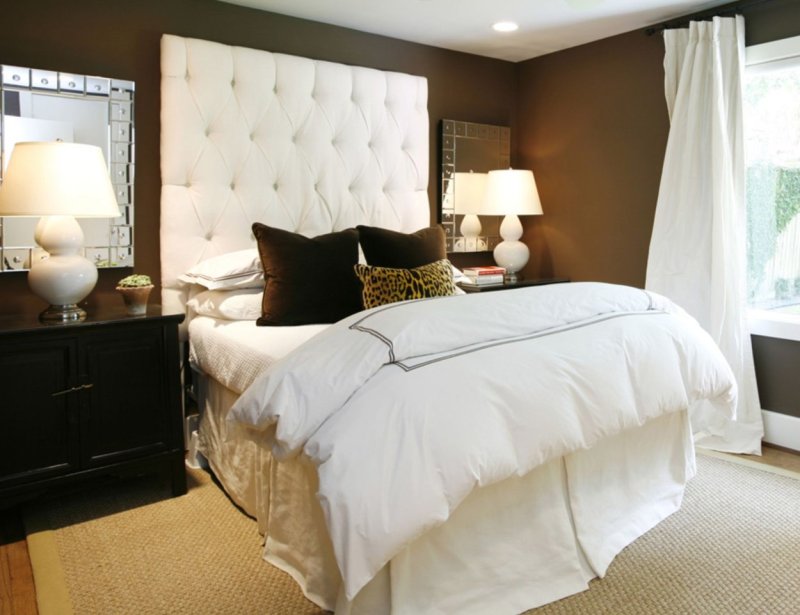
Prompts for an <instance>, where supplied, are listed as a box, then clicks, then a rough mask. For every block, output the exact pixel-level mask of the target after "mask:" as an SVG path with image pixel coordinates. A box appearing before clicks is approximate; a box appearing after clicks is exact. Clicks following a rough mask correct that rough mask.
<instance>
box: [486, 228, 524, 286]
mask: <svg viewBox="0 0 800 615" xmlns="http://www.w3.org/2000/svg"><path fill="white" fill-rule="evenodd" d="M500 236H501V237H502V238H503V241H501V242H500V243H499V244H497V246H496V247H495V249H494V262H495V263H497V264H498V265H499V266H500V267H504V268H505V270H506V281H507V282H516V281H518V280H519V275H517V272H519V271H520V270H522V268H523V267H525V265H527V264H528V259H529V258H530V250H529V249H528V246H526V245H525V244H524V243H522V242H521V241H520V240H519V239H520V237H522V223H521V222H520V220H519V216H513V215H512V216H506V217H505V218H503V222H502V224H501V225H500Z"/></svg>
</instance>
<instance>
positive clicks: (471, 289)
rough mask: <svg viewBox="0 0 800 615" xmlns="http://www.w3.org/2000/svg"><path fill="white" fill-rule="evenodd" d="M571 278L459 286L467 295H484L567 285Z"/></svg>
mask: <svg viewBox="0 0 800 615" xmlns="http://www.w3.org/2000/svg"><path fill="white" fill-rule="evenodd" d="M569 281H570V280H569V278H536V279H531V280H519V281H518V282H504V283H503V284H486V285H483V286H479V285H473V284H460V283H459V284H457V286H458V287H459V288H460V289H461V290H463V291H464V292H467V293H482V292H487V291H490V290H510V289H512V288H523V287H525V286H545V285H547V284H565V283H567V282H569Z"/></svg>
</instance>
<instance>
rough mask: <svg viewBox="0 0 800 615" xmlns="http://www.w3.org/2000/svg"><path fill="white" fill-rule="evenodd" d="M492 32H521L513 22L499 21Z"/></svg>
mask: <svg viewBox="0 0 800 615" xmlns="http://www.w3.org/2000/svg"><path fill="white" fill-rule="evenodd" d="M492 30H494V31H495V32H513V31H514V30H519V26H518V25H517V24H515V23H514V22H513V21H498V22H497V23H496V24H494V25H493V26H492Z"/></svg>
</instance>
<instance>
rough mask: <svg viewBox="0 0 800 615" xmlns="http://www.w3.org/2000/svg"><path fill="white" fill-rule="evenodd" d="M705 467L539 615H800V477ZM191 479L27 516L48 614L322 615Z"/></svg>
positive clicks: (240, 521) (131, 485) (225, 505)
mask: <svg viewBox="0 0 800 615" xmlns="http://www.w3.org/2000/svg"><path fill="white" fill-rule="evenodd" d="M698 468H699V471H698V475H697V477H696V478H695V479H694V480H693V481H692V482H691V483H690V485H689V487H688V489H687V492H686V496H685V499H684V505H683V507H682V509H681V510H680V511H679V512H677V513H675V514H674V515H672V516H671V517H669V518H668V519H667V520H665V521H664V522H662V523H661V524H660V525H658V526H657V527H656V528H654V529H653V530H651V531H650V532H648V533H647V534H646V535H645V536H643V537H642V538H640V539H639V540H637V541H636V542H635V543H634V544H632V545H630V546H629V547H628V548H626V549H625V550H624V551H623V552H622V553H621V554H620V555H619V556H618V557H617V558H616V559H615V560H614V562H613V563H612V564H611V567H610V569H609V571H608V574H607V575H606V577H605V578H604V579H602V580H595V581H593V582H592V583H591V585H590V589H589V591H586V592H583V593H581V594H578V595H575V596H571V597H569V598H566V599H564V600H561V601H559V602H556V603H553V604H550V605H547V606H545V607H542V608H540V609H535V610H533V611H529V613H535V614H536V615H539V614H541V615H565V614H581V615H600V614H609V615H611V614H614V615H650V614H652V615H656V614H658V615H665V614H679V613H680V614H703V615H714V614H719V615H735V614H743V615H751V614H752V615H755V614H765V615H766V614H769V615H780V614H787V615H788V614H790V613H791V614H795V613H800V475H797V474H793V473H791V472H788V471H782V470H774V471H764V470H763V468H764V466H759V465H758V464H754V463H750V464H748V463H747V462H739V463H733V462H731V461H729V460H726V459H725V458H720V457H718V456H713V455H701V456H698ZM759 468H761V469H759ZM767 470H769V469H767ZM189 481H190V482H189V487H190V490H189V493H188V494H187V495H186V496H183V497H180V498H174V499H163V498H165V497H166V496H167V494H168V491H167V488H166V487H164V488H159V486H158V485H155V486H154V485H153V482H152V480H141V481H137V480H134V481H127V482H124V483H118V484H115V485H114V486H112V487H110V488H109V489H107V490H106V491H105V492H103V493H91V494H86V493H85V494H78V495H73V496H70V497H68V498H64V499H61V500H58V501H55V502H51V503H48V504H44V505H41V506H39V507H38V508H37V509H34V510H30V511H28V512H27V513H26V515H25V522H26V528H27V530H28V544H29V549H30V554H31V563H32V566H33V570H34V577H35V581H36V588H37V601H38V603H39V611H40V615H54V614H59V615H67V614H69V613H75V614H76V615H92V614H103V615H106V614H115V615H123V614H128V613H130V614H136V615H148V614H159V615H161V614H165V613H191V614H193V615H194V614H205V613H208V614H224V615H227V614H235V613H243V614H265V615H266V614H269V615H273V614H274V615H284V614H285V615H295V614H297V615H301V614H305V613H320V612H321V611H320V610H319V609H318V608H317V607H315V606H314V605H313V604H311V603H310V602H308V601H307V600H306V599H305V598H304V597H303V595H302V593H301V592H300V590H299V589H298V588H297V586H296V585H295V583H294V582H293V581H292V580H291V578H290V577H289V576H288V575H286V574H285V573H283V572H281V571H280V570H278V569H276V568H274V567H272V566H270V565H269V564H267V563H266V562H264V561H263V560H262V559H261V544H260V538H259V535H258V532H257V531H256V524H255V522H254V521H252V520H250V519H249V518H247V517H246V516H245V515H243V514H242V513H240V512H239V511H238V510H236V509H235V508H234V507H233V505H232V504H231V503H230V501H229V500H228V499H227V498H226V497H225V496H224V495H223V493H222V492H221V490H220V489H219V488H218V487H217V486H216V485H215V484H214V483H213V481H212V480H211V479H210V478H209V476H208V475H207V474H205V473H203V472H200V471H191V473H190V476H189Z"/></svg>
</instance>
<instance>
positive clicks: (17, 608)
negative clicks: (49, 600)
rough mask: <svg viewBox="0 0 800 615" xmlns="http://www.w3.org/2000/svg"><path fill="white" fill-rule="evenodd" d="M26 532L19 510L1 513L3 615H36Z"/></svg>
mask: <svg viewBox="0 0 800 615" xmlns="http://www.w3.org/2000/svg"><path fill="white" fill-rule="evenodd" d="M37 613H38V610H37V608H36V589H35V587H34V585H33V572H32V571H31V560H30V558H29V557H28V544H27V543H26V542H25V530H24V529H23V527H22V520H21V518H20V515H19V511H18V510H17V509H16V508H10V509H7V510H0V615H36V614H37Z"/></svg>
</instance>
